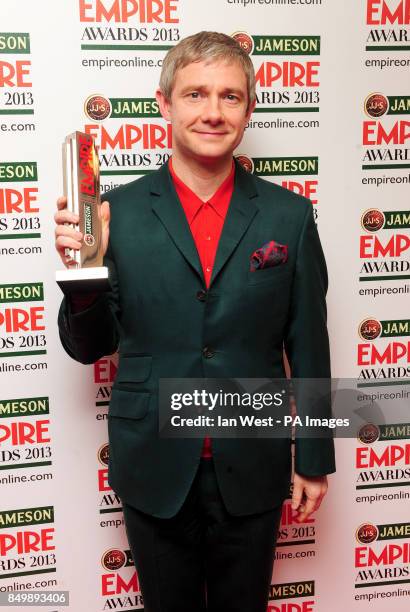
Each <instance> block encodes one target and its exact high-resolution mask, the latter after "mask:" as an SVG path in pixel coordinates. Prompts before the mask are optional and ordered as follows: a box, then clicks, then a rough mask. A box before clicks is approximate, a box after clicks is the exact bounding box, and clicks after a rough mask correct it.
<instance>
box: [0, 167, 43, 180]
mask: <svg viewBox="0 0 410 612" xmlns="http://www.w3.org/2000/svg"><path fill="white" fill-rule="evenodd" d="M37 178H38V177H37V162H0V183H17V182H24V181H37Z"/></svg>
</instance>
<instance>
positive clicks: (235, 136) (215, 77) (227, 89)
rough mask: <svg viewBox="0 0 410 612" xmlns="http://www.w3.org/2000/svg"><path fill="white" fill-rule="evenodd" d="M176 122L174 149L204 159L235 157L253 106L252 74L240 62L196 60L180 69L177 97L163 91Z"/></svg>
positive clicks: (163, 104) (166, 111) (164, 105)
mask: <svg viewBox="0 0 410 612" xmlns="http://www.w3.org/2000/svg"><path fill="white" fill-rule="evenodd" d="M157 100H158V103H159V105H160V110H161V113H162V115H163V117H164V118H165V119H167V120H169V121H171V123H172V139H173V149H174V152H178V153H179V154H180V155H182V156H184V157H188V158H189V157H191V158H192V157H194V158H196V159H198V160H202V161H204V162H206V161H208V162H209V161H210V162H212V161H216V160H218V159H223V158H227V157H231V155H232V152H233V151H234V149H235V148H236V147H237V146H238V144H239V143H240V142H241V140H242V136H243V132H244V129H245V126H246V124H247V122H248V120H249V117H250V115H251V113H252V111H253V108H254V104H252V105H249V108H248V94H247V83H246V76H245V73H244V71H243V69H242V68H241V66H240V65H239V64H238V63H237V62H230V63H227V62H225V61H215V62H212V63H205V62H193V63H191V64H188V65H187V66H185V67H184V68H181V69H179V70H178V71H177V72H176V75H175V80H174V87H173V90H172V95H171V100H166V99H165V98H164V96H163V94H162V92H160V91H158V92H157Z"/></svg>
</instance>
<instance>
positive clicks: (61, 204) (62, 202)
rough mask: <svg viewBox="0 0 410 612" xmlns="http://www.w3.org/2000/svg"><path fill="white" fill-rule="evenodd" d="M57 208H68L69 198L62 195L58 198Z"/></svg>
mask: <svg viewBox="0 0 410 612" xmlns="http://www.w3.org/2000/svg"><path fill="white" fill-rule="evenodd" d="M57 208H58V210H62V209H63V208H67V198H66V197H65V196H61V198H58V200H57Z"/></svg>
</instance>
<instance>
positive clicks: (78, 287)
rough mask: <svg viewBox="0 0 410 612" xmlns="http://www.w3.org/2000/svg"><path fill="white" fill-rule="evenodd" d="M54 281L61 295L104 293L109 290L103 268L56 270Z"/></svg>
mask: <svg viewBox="0 0 410 612" xmlns="http://www.w3.org/2000/svg"><path fill="white" fill-rule="evenodd" d="M56 281H57V284H58V286H59V287H60V289H61V291H62V292H63V293H104V292H105V291H110V289H111V285H110V281H109V278H108V268H106V267H105V266H98V267H95V268H75V269H72V270H69V269H68V270H58V271H57V272H56Z"/></svg>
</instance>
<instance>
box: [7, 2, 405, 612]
mask: <svg viewBox="0 0 410 612" xmlns="http://www.w3.org/2000/svg"><path fill="white" fill-rule="evenodd" d="M0 16H1V20H0V142H1V152H0V265H1V279H0V376H1V378H0V385H1V386H0V389H1V396H0V484H1V489H0V495H1V497H0V500H1V503H0V593H2V592H3V591H8V590H11V589H14V590H17V591H22V592H24V591H27V590H39V589H40V590H41V589H45V590H53V589H67V590H69V591H70V605H69V607H68V608H66V609H69V610H73V611H75V612H79V611H81V612H82V611H85V610H87V611H91V610H93V611H95V612H97V611H98V610H115V609H121V610H128V611H130V610H140V609H143V601H142V597H141V594H140V591H139V585H138V579H137V577H136V575H135V572H134V570H133V566H132V560H131V557H130V554H129V551H128V546H127V541H126V538H125V534H124V527H123V519H122V513H121V501H120V500H119V499H118V498H116V496H115V495H114V494H113V492H112V491H111V490H110V489H109V487H108V485H107V481H106V477H107V467H106V465H107V448H106V443H107V432H106V412H107V405H108V400H109V396H110V390H111V384H112V380H113V376H114V373H115V360H114V358H113V357H110V358H105V359H102V360H101V361H100V362H98V363H97V364H95V365H94V366H82V365H80V364H77V363H75V362H74V361H72V360H70V358H69V357H68V356H67V355H66V354H65V353H64V352H63V349H62V347H61V345H60V343H59V339H58V333H57V327H56V317H57V310H58V306H59V303H60V299H61V294H60V291H59V289H58V287H57V286H56V285H55V282H54V274H55V269H57V268H58V267H59V265H60V264H59V261H58V258H57V256H56V254H55V253H54V248H53V219H52V217H53V212H54V207H55V200H56V198H57V196H58V195H60V194H61V192H62V171H61V156H60V150H61V143H62V141H63V139H64V137H65V136H66V135H67V134H69V133H70V132H72V131H74V130H75V129H80V130H87V131H89V132H90V133H92V134H93V135H95V137H96V140H97V144H98V145H99V146H100V158H101V169H102V173H103V176H102V185H103V190H108V189H109V188H110V187H112V186H114V185H117V184H121V183H124V182H127V181H129V180H132V179H134V178H136V177H137V176H138V174H143V173H145V172H147V171H150V170H153V169H155V168H157V167H158V165H160V164H161V163H163V161H164V160H165V159H166V158H167V155H168V154H169V152H170V151H169V145H170V131H169V127H168V126H167V125H166V123H165V122H164V120H163V119H162V118H160V117H158V116H157V113H156V112H155V111H156V109H155V105H152V103H151V102H150V101H152V98H153V94H154V91H155V88H156V86H157V83H158V78H159V72H160V64H161V59H162V58H163V56H164V53H165V51H166V47H167V46H169V45H172V44H175V42H177V40H178V39H179V38H181V37H183V36H186V35H189V34H191V33H194V32H196V31H198V30H201V29H207V30H218V31H223V32H226V33H227V34H230V35H233V34H234V33H238V32H239V33H241V35H239V40H240V41H241V42H242V44H244V45H247V48H248V49H249V50H251V49H252V47H253V51H252V58H253V60H254V63H255V68H256V70H257V75H258V88H257V93H258V102H259V104H258V108H257V112H255V113H254V115H253V117H252V121H251V122H250V124H249V127H248V128H247V130H246V133H245V137H244V140H243V143H242V144H241V146H240V149H239V151H238V153H240V154H242V155H243V156H245V157H247V158H249V159H248V163H252V162H251V161H250V160H253V168H254V172H257V173H261V171H262V169H263V171H264V173H265V175H266V178H267V179H268V180H273V181H275V182H277V183H279V184H284V185H285V186H287V187H289V188H292V189H296V190H299V191H300V192H302V193H304V194H306V195H307V196H308V197H310V198H311V199H312V200H313V202H314V203H313V206H314V209H315V216H316V219H317V223H318V227H319V232H320V235H321V239H322V244H323V248H324V251H325V254H326V258H327V262H328V268H329V278H330V286H329V294H328V308H329V330H330V335H331V348H332V370H333V376H335V377H340V378H354V379H356V380H357V393H358V395H361V396H362V400H361V401H363V403H364V405H366V406H367V407H368V414H369V415H370V417H369V420H371V414H372V401H371V399H369V397H368V394H369V393H373V394H375V398H376V399H378V398H380V394H383V393H384V394H386V393H388V394H390V398H387V399H386V398H385V399H386V401H387V405H388V402H389V401H392V402H396V403H397V402H402V403H404V405H406V403H407V405H408V402H409V400H408V391H407V389H408V386H407V385H408V381H409V378H410V368H409V364H410V343H409V341H408V340H409V335H410V327H409V319H408V318H406V317H409V311H408V293H409V292H410V281H409V279H410V263H409V250H410V237H409V227H410V218H409V216H408V214H409V206H408V187H409V181H410V153H409V150H410V149H409V148H408V139H409V138H410V120H409V113H410V79H409V66H410V53H409V51H410V42H409V41H410V33H409V22H410V4H409V2H408V1H405V0H402V1H400V2H399V1H398V0H386V1H383V0H367V2H366V1H365V0H362V1H361V2H357V0H346V1H345V2H343V3H341V2H337V0H322V1H320V0H318V1H311V2H309V1H308V0H305V1H303V0H289V1H287V0H281V1H279V0H276V1H274V0H240V1H234V0H207V1H206V2H205V1H203V2H192V1H191V2H189V1H188V0H122V1H120V0H64V1H60V2H58V3H56V2H53V1H52V0H43V1H42V2H36V3H33V2H31V1H29V0H3V1H2V3H1V8H0ZM261 49H262V52H263V53H264V54H263V55H261V54H258V50H261ZM259 53H260V51H259ZM375 93H377V94H379V95H378V96H374V95H372V94H375ZM95 96H99V97H100V98H96V97H95ZM369 96H370V97H369ZM90 97H91V99H90V100H89V98H90ZM118 99H120V102H118ZM124 99H126V102H124ZM141 99H145V100H146V101H147V100H148V103H146V104H145V105H143V104H142V103H141ZM87 100H89V103H88V105H86V104H85V103H86V101H87ZM119 109H121V112H120V113H119V112H118V111H119ZM87 113H88V115H87ZM104 115H105V117H104ZM119 115H122V116H119ZM144 115H145V116H144ZM261 158H262V160H261ZM307 158H308V159H307ZM369 209H372V210H373V212H372V213H369V214H366V215H364V213H365V212H366V211H368V210H369ZM391 212H394V213H396V214H394V215H391V214H389V213H391ZM382 213H383V214H382ZM363 215H364V217H363V219H362V216H363ZM370 320H371V321H370ZM363 322H364V323H363ZM362 323H363V324H362ZM359 326H360V333H361V335H359V332H358V329H359ZM378 394H379V395H378ZM408 422H409V423H410V418H409V419H408ZM409 438H410V427H402V428H401V429H399V430H398V429H397V428H385V440H384V441H381V440H379V441H375V442H368V443H364V442H361V441H360V440H356V439H355V440H342V441H338V443H337V467H338V471H337V474H336V475H332V476H331V477H330V478H329V482H330V490H329V494H328V496H327V498H326V500H325V502H324V503H323V507H322V508H321V510H320V511H319V512H318V513H317V514H316V515H315V517H314V518H313V519H311V520H310V521H309V522H307V523H306V524H304V525H302V526H300V525H298V524H296V523H295V522H294V521H293V518H292V512H291V510H290V506H289V502H286V504H285V508H284V513H283V519H282V525H281V533H280V538H279V541H278V547H277V553H276V563H275V569H274V575H273V579H272V592H271V600H270V603H269V608H268V610H269V611H270V612H310V611H313V610H314V611H317V612H327V611H328V610H332V611H335V612H339V611H343V612H344V611H345V610H363V609H367V608H368V607H369V606H370V605H372V607H373V609H374V610H377V611H378V610H387V606H391V605H394V607H395V609H396V610H403V611H404V610H407V609H408V595H409V592H410V588H409V582H410V577H409V576H410V538H409V536H410V528H409V525H410V515H409V489H408V486H409V484H410V444H409V443H408V442H407V441H406V440H408V439H409ZM363 525H367V526H366V527H363V528H362V529H360V530H359V527H360V526H363ZM383 525H387V526H391V528H390V529H388V528H386V529H385V528H383V527H382V526H383ZM383 534H385V535H383ZM386 534H387V535H386ZM33 609H36V608H33ZM38 609H40V608H38ZM41 609H43V610H46V609H47V610H49V612H51V610H53V611H54V610H57V609H58V610H60V609H61V610H63V609H64V608H62V607H61V608H60V607H58V606H54V607H53V606H50V607H45V608H41ZM238 612H239V611H238ZM244 612H245V611H244Z"/></svg>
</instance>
